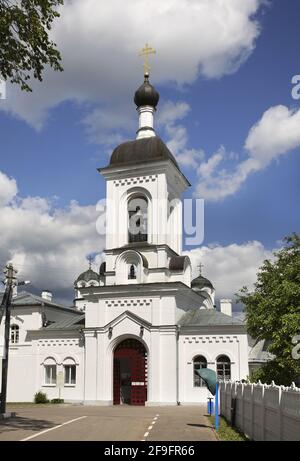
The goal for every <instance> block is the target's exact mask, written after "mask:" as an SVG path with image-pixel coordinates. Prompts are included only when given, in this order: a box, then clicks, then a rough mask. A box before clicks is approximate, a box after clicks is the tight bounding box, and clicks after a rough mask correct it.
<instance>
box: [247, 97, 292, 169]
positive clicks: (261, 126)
mask: <svg viewBox="0 0 300 461" xmlns="http://www.w3.org/2000/svg"><path fill="white" fill-rule="evenodd" d="M299 146H300V109H298V110H293V109H289V108H288V107H286V106H282V105H280V106H274V107H271V108H270V109H268V110H267V111H266V112H265V113H264V114H263V116H262V118H261V119H260V120H259V122H257V123H256V124H255V125H254V126H253V127H252V128H251V130H250V132H249V134H248V137H247V139H246V142H245V148H246V150H247V151H248V152H249V154H250V156H251V157H252V158H253V159H255V160H257V162H258V163H259V165H261V166H265V165H267V164H268V163H270V162H271V161H272V160H273V158H276V157H279V156H280V155H283V154H286V153H287V152H288V151H290V150H292V149H295V148H296V147H299Z"/></svg>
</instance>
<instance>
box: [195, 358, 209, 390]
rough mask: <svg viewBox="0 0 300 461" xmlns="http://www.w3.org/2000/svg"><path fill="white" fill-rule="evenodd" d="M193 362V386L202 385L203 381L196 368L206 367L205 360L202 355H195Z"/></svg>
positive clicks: (203, 384)
mask: <svg viewBox="0 0 300 461" xmlns="http://www.w3.org/2000/svg"><path fill="white" fill-rule="evenodd" d="M193 364H194V387H204V386H205V383H204V381H203V380H202V379H201V378H200V376H199V375H198V374H197V373H196V370H201V368H207V360H206V358H205V357H203V355H197V357H195V358H194V360H193Z"/></svg>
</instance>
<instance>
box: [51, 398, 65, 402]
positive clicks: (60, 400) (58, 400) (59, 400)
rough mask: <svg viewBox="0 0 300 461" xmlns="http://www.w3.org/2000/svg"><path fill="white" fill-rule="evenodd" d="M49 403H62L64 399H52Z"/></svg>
mask: <svg viewBox="0 0 300 461" xmlns="http://www.w3.org/2000/svg"><path fill="white" fill-rule="evenodd" d="M51 403H64V399H52V400H51Z"/></svg>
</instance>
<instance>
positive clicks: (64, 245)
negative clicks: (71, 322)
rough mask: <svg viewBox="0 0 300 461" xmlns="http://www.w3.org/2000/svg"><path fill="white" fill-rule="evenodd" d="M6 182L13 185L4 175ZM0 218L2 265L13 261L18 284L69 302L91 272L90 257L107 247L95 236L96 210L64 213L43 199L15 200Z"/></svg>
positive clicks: (75, 205)
mask: <svg viewBox="0 0 300 461" xmlns="http://www.w3.org/2000/svg"><path fill="white" fill-rule="evenodd" d="M3 177H4V178H6V181H8V183H9V181H13V180H10V179H9V178H7V177H6V176H5V175H4V174H3V173H0V178H3ZM14 184H15V182H14ZM0 190H1V189H0ZM15 191H16V189H15ZM12 198H13V197H12V194H11V195H10V200H11V199H12ZM0 213H1V233H0V263H1V265H2V266H4V264H5V263H6V262H7V261H11V260H12V261H13V262H14V263H15V264H16V267H17V269H18V270H19V274H18V275H19V277H20V279H26V280H28V279H29V280H31V282H32V286H33V287H38V288H39V289H40V290H42V289H50V290H53V292H54V294H55V295H56V296H58V297H59V298H64V299H68V301H69V302H71V300H72V296H73V290H72V287H73V282H74V280H75V278H76V277H77V276H78V275H79V273H81V272H82V271H83V270H85V269H86V268H87V262H86V256H87V255H88V254H90V253H92V252H99V253H101V251H102V249H103V246H104V237H103V236H100V235H99V234H98V233H97V232H96V220H97V218H98V217H99V212H97V211H96V206H94V205H90V206H80V205H79V204H78V203H76V202H75V201H74V202H71V203H70V205H69V206H68V207H67V208H66V209H57V208H56V209H55V208H54V207H53V204H52V202H51V201H50V200H47V199H45V198H41V197H27V198H25V199H22V198H20V197H15V198H14V200H13V201H11V203H10V204H8V203H6V204H5V203H3V202H2V203H1V205H0ZM100 258H101V256H100V255H99V257H98V259H97V264H96V263H95V267H97V265H98V264H99V262H100Z"/></svg>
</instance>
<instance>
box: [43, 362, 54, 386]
mask: <svg viewBox="0 0 300 461" xmlns="http://www.w3.org/2000/svg"><path fill="white" fill-rule="evenodd" d="M44 370H45V375H44V382H45V385H46V386H55V385H56V361H55V360H54V359H53V358H52V357H48V358H47V359H46V360H44Z"/></svg>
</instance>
